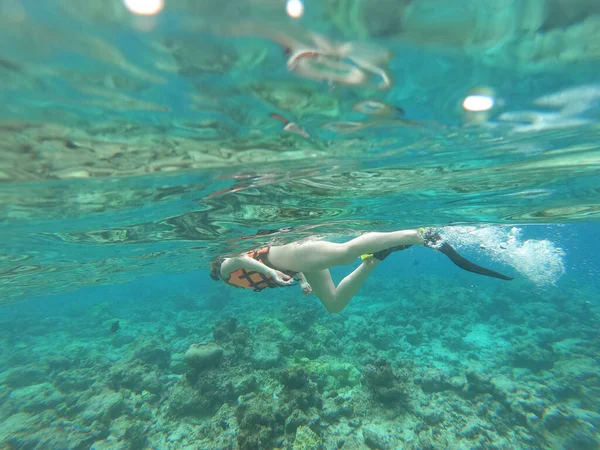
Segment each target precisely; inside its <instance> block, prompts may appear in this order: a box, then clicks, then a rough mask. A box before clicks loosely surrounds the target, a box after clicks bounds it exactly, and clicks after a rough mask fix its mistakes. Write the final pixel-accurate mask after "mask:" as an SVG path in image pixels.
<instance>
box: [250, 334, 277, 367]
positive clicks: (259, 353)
mask: <svg viewBox="0 0 600 450" xmlns="http://www.w3.org/2000/svg"><path fill="white" fill-rule="evenodd" d="M280 360H281V350H280V349H279V344H278V343H277V342H265V341H258V342H255V343H254V346H253V352H252V363H253V365H254V366H255V367H256V368H258V369H270V368H272V367H275V366H277V365H278V364H279V361H280Z"/></svg>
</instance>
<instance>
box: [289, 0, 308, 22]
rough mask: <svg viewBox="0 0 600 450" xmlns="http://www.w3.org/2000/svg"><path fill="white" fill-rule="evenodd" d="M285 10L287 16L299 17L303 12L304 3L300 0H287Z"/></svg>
mask: <svg viewBox="0 0 600 450" xmlns="http://www.w3.org/2000/svg"><path fill="white" fill-rule="evenodd" d="M285 10H286V12H287V14H288V16H290V17H292V18H294V19H299V18H300V17H302V14H304V4H303V3H302V0H287V3H286V5H285Z"/></svg>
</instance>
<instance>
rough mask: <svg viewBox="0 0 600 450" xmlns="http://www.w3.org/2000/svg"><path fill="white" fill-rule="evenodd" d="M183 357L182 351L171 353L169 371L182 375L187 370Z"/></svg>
mask: <svg viewBox="0 0 600 450" xmlns="http://www.w3.org/2000/svg"><path fill="white" fill-rule="evenodd" d="M184 358H185V355H184V353H173V354H172V355H171V364H170V365H169V369H170V370H171V373H174V374H176V375H183V374H184V373H185V371H186V370H187V364H186V363H185V359H184Z"/></svg>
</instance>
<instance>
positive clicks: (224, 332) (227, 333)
mask: <svg viewBox="0 0 600 450" xmlns="http://www.w3.org/2000/svg"><path fill="white" fill-rule="evenodd" d="M237 326H238V321H237V319H236V318H235V317H231V318H229V319H227V320H221V321H220V322H217V323H216V324H215V325H214V326H213V339H214V340H215V342H218V343H225V342H229V341H231V335H232V334H233V333H235V330H236V329H237Z"/></svg>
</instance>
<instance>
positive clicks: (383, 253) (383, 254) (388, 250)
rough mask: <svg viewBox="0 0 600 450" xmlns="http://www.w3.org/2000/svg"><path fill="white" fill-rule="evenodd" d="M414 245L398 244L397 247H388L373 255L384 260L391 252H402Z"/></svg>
mask: <svg viewBox="0 0 600 450" xmlns="http://www.w3.org/2000/svg"><path fill="white" fill-rule="evenodd" d="M410 247H412V245H396V246H395V247H390V248H386V249H384V250H380V251H378V252H375V253H373V256H374V257H375V258H377V259H378V260H379V261H383V260H384V259H385V258H387V257H388V256H389V254H390V253H393V252H401V251H402V250H406V249H407V248H410Z"/></svg>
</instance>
